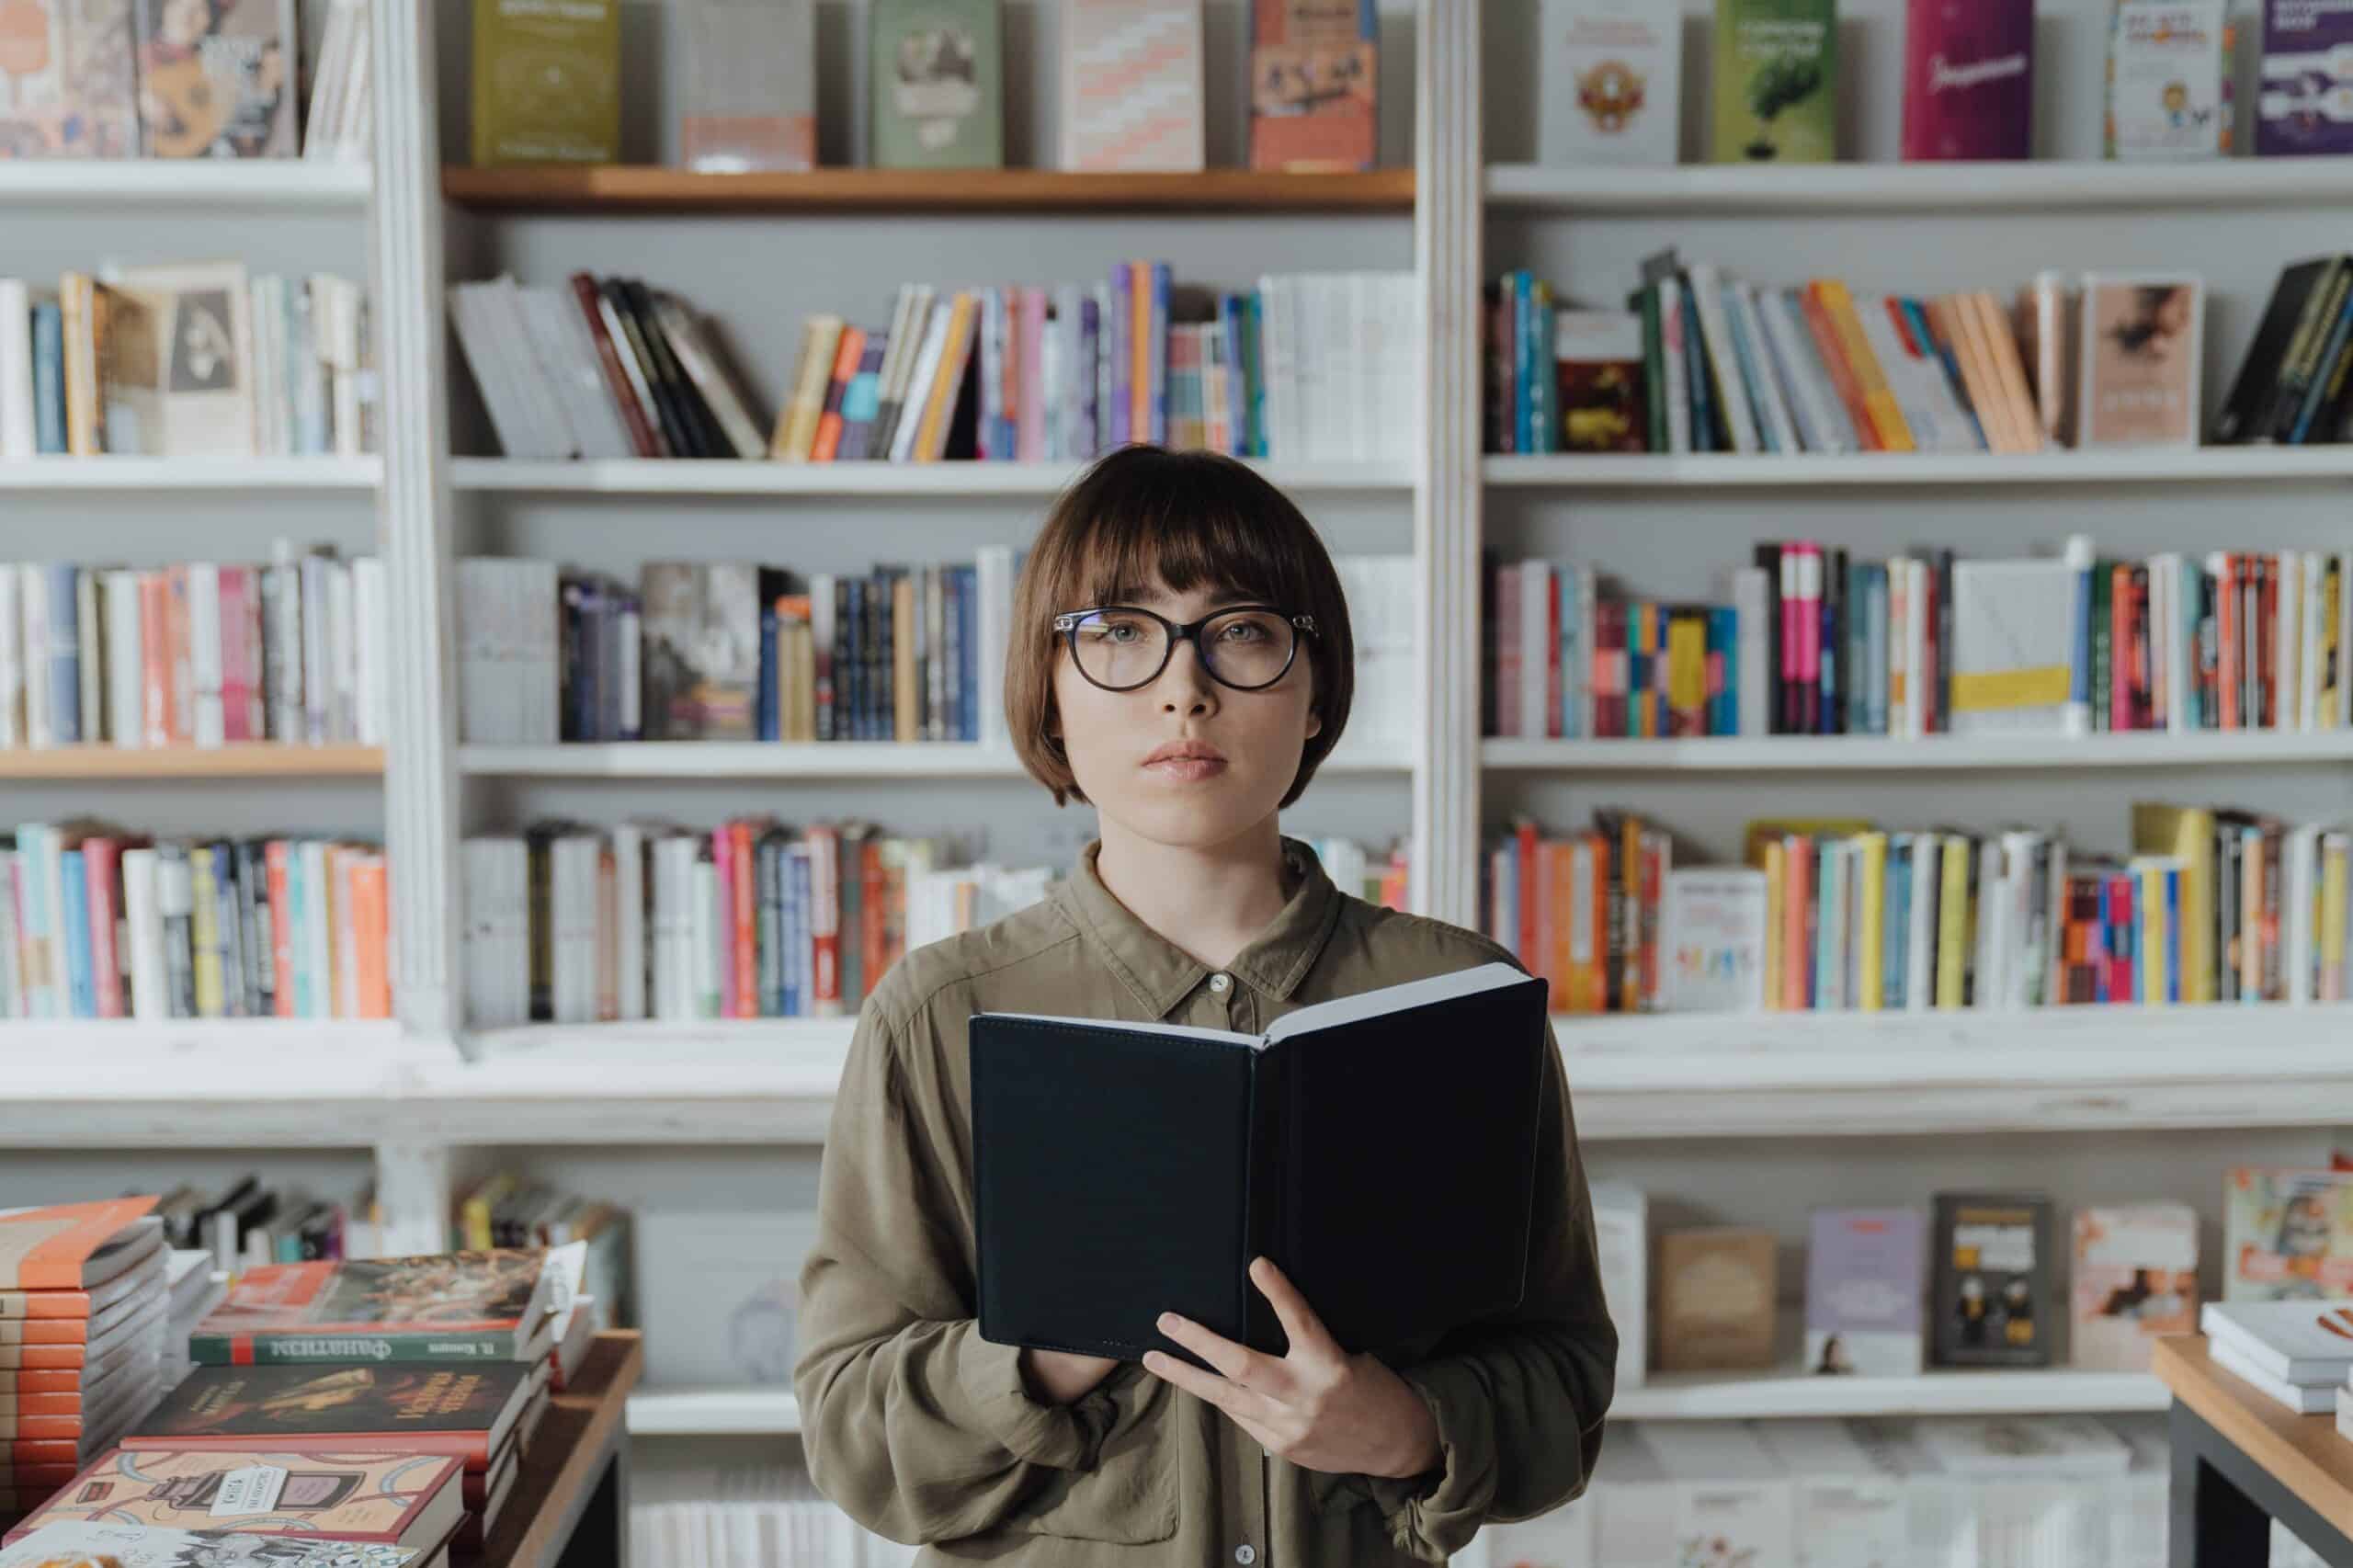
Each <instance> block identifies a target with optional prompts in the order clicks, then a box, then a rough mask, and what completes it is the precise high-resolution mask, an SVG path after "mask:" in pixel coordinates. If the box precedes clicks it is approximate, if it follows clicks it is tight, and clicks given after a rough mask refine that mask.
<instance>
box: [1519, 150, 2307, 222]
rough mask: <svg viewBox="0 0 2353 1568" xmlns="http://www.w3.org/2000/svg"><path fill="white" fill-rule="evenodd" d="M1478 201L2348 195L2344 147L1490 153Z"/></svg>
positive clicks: (1777, 202)
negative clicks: (1645, 158)
mask: <svg viewBox="0 0 2353 1568" xmlns="http://www.w3.org/2000/svg"><path fill="white" fill-rule="evenodd" d="M1486 196H1487V203H1488V205H1489V206H1490V207H1493V208H1503V209H1510V210H1554V211H1566V212H1574V213H1577V214H1579V215H1581V216H1587V217H1590V216H1593V215H1595V214H1598V213H1608V214H1613V215H1621V214H1627V213H1637V212H1640V213H1673V214H1681V215H1695V216H1696V215H1702V214H1715V213H1727V212H1738V213H1744V214H1757V215H1765V216H1770V217H1799V216H1805V215H1812V214H1821V213H1834V212H1835V213H1849V214H1863V215H1875V214H1881V213H1904V212H1989V213H1991V212H2004V213H2029V214H2031V213H2033V212H2035V211H2038V210H2047V211H2061V212H2076V211H2083V210H2094V209H2106V210H2114V209H2133V208H2139V209H2144V210H2183V209H2187V208H2192V207H2196V206H2199V205H2201V204H2204V205H2221V206H2228V207H2302V206H2307V205H2324V206H2325V205H2328V204H2331V203H2338V204H2341V203H2344V202H2346V201H2348V200H2353V158H2273V159H2263V160H2257V159H2254V158H2230V159H2217V160H2214V161H2212V162H2209V163H2202V164H2200V163H2189V164H2181V163H2175V164H2115V163H2109V162H2107V161H2105V160H2101V159H2096V158H2072V159H2070V158H2038V159H2036V160H2034V161H2032V162H2029V163H1953V164H1927V165H1922V164H1897V163H1893V162H1890V163H1840V164H1792V165H1783V166H1781V167H1778V168H1777V167H1770V166H1767V167H1746V166H1725V165H1710V164H1684V165H1679V166H1677V167H1676V168H1672V169H1628V168H1616V169H1613V168H1569V167H1563V166H1558V165H1544V164H1496V165H1491V166H1490V167H1489V168H1488V170H1487V174H1486Z"/></svg>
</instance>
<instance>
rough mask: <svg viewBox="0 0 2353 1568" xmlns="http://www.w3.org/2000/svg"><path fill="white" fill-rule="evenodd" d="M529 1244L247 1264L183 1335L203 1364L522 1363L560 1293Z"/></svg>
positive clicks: (536, 1346) (532, 1353)
mask: <svg viewBox="0 0 2353 1568" xmlns="http://www.w3.org/2000/svg"><path fill="white" fill-rule="evenodd" d="M547 1256H548V1255H547V1254H546V1253H544V1252H542V1251H539V1250H536V1249H520V1248H503V1249H499V1250H495V1251H491V1252H455V1253H440V1254H435V1255H432V1256H424V1257H390V1258H347V1259H344V1260H342V1261H339V1262H322V1263H293V1264H276V1265H272V1266H269V1267H263V1268H253V1269H248V1270H246V1271H245V1273H244V1275H243V1276H241V1277H240V1278H238V1280H237V1282H236V1283H235V1284H234V1285H233V1286H232V1287H231V1288H230V1291H229V1297H228V1300H227V1301H224V1302H223V1303H222V1305H221V1307H220V1308H219V1310H218V1311H216V1312H213V1313H212V1315H211V1316H210V1317H208V1318H206V1319H205V1320H204V1322H203V1323H202V1324H199V1325H198V1328H197V1331H196V1333H195V1334H194V1335H192V1336H191V1337H190V1339H189V1341H188V1353H189V1355H190V1357H191V1358H193V1359H194V1360H196V1361H197V1362H198V1363H199V1364H200V1365H210V1366H267V1365H271V1364H274V1363H278V1362H313V1361H330V1362H346V1361H477V1360H496V1361H526V1360H531V1359H534V1358H536V1356H537V1354H539V1353H540V1352H541V1351H543V1350H544V1345H543V1343H542V1342H543V1341H544V1340H545V1339H546V1337H547V1335H548V1330H549V1328H550V1324H549V1322H548V1317H549V1312H550V1311H551V1307H552V1305H553V1302H554V1297H555V1293H556V1290H557V1280H556V1278H555V1276H554V1275H553V1274H552V1273H551V1272H550V1271H549V1269H548V1268H547V1267H546V1265H547Z"/></svg>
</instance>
